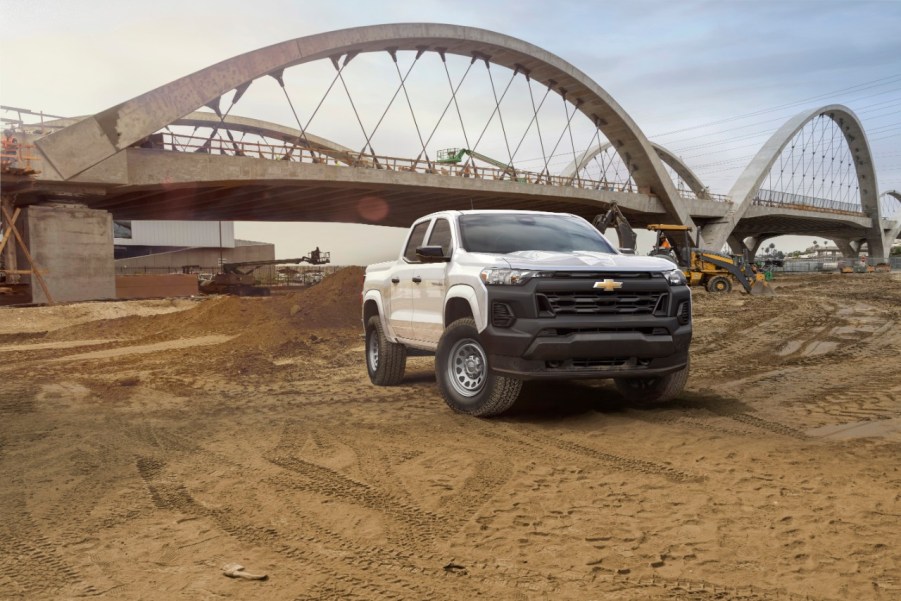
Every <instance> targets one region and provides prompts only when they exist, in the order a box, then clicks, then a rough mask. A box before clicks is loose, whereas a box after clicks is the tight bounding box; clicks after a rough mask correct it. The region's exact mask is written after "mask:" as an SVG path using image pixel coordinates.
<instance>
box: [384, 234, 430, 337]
mask: <svg viewBox="0 0 901 601" xmlns="http://www.w3.org/2000/svg"><path fill="white" fill-rule="evenodd" d="M429 223H430V221H429V220H428V219H427V220H425V221H421V222H419V223H416V224H414V225H413V227H412V228H411V229H410V235H409V236H408V237H407V244H406V245H404V256H403V257H402V258H401V260H400V261H399V262H398V263H397V267H396V268H395V270H394V273H393V274H392V276H391V282H390V283H389V286H390V287H391V292H390V295H389V298H390V299H391V302H390V305H389V309H388V321H389V323H390V324H391V328H392V329H393V330H394V333H395V335H396V336H398V337H399V338H404V339H406V340H411V339H412V336H413V297H414V295H415V294H418V290H419V286H418V282H414V278H419V277H420V275H419V270H420V268H421V266H420V265H419V259H418V258H417V257H416V249H417V248H418V247H420V246H422V245H423V243H424V240H425V235H426V232H427V231H428V229H429Z"/></svg>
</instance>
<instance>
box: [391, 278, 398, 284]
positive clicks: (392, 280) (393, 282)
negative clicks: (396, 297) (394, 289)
mask: <svg viewBox="0 0 901 601" xmlns="http://www.w3.org/2000/svg"><path fill="white" fill-rule="evenodd" d="M391 283H392V284H400V278H399V277H397V276H394V277H393V278H391Z"/></svg>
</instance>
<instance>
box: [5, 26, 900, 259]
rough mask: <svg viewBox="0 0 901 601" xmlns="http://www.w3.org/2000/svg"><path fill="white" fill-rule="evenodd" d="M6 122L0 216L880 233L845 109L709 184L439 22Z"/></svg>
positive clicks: (883, 219) (613, 107) (759, 237)
mask: <svg viewBox="0 0 901 601" xmlns="http://www.w3.org/2000/svg"><path fill="white" fill-rule="evenodd" d="M254 114H257V115H266V119H259V118H254V117H252V115H254ZM239 115H240V116H239ZM273 121H277V124H276V123H273ZM23 133H24V134H25V135H24V140H23V141H24V142H27V143H28V144H29V145H30V146H31V147H32V148H33V150H32V153H33V155H34V159H35V162H36V164H39V165H40V172H39V173H38V174H36V175H33V176H23V175H16V174H11V173H4V175H3V195H4V203H5V205H6V207H7V208H8V209H9V211H8V212H9V213H12V212H13V211H14V210H15V208H17V207H19V208H25V207H33V206H35V205H44V206H46V205H48V204H53V203H56V204H59V203H69V204H73V203H75V204H77V205H79V206H83V207H87V208H89V209H92V210H100V211H106V212H109V213H110V214H111V215H112V216H114V217H115V218H116V219H198V220H265V221H326V222H327V221H334V222H352V223H371V224H378V225H388V226H406V225H408V224H410V223H411V222H412V221H413V220H414V219H416V218H417V217H419V216H421V215H422V214H424V213H427V212H430V211H433V210H441V209H447V208H469V207H477V208H529V209H543V210H555V211H568V212H573V213H577V214H581V215H583V216H586V217H592V216H593V215H595V214H597V213H598V212H601V211H603V210H604V209H605V208H606V207H607V206H608V205H609V204H610V203H613V202H616V203H618V204H619V206H620V207H621V208H622V209H623V210H624V211H625V212H626V213H627V214H628V215H629V218H630V220H633V222H634V223H635V224H636V225H638V226H642V225H645V224H648V223H653V222H660V221H669V222H675V223H680V224H684V225H688V226H691V227H694V228H697V231H698V232H699V235H700V237H701V238H702V241H703V243H704V244H705V245H706V246H709V247H719V246H722V245H724V244H725V243H726V242H727V241H728V242H729V243H730V244H732V245H733V246H734V247H740V246H742V245H747V246H750V247H751V248H752V249H753V248H754V247H756V245H759V244H760V243H761V242H762V241H763V240H765V239H767V238H769V237H773V236H777V235H782V234H810V235H814V236H819V237H823V238H831V239H834V240H836V241H840V243H842V244H845V243H847V245H848V249H849V252H852V250H853V248H854V247H855V246H856V247H859V245H861V244H863V243H866V244H868V246H869V249H870V254H871V255H873V256H876V255H884V254H887V249H888V247H889V246H890V244H891V241H892V240H894V238H895V237H896V236H897V235H898V233H897V229H898V216H897V215H891V216H885V215H883V214H882V204H884V203H880V202H879V195H878V184H877V181H876V174H875V169H874V165H873V161H872V157H871V154H870V150H869V144H868V143H867V140H866V134H865V132H864V131H863V128H862V126H861V124H860V121H859V119H858V118H857V117H856V116H855V115H854V114H853V112H852V111H850V109H848V108H846V107H843V106H839V105H829V106H825V107H821V108H818V109H816V110H813V111H807V112H805V113H803V114H801V115H798V116H796V117H795V118H793V119H791V120H789V121H788V122H787V123H786V124H785V125H784V126H783V127H782V128H781V129H780V130H779V131H777V132H776V133H775V134H774V135H773V136H772V138H771V139H770V140H769V141H768V142H767V143H766V144H764V146H763V147H762V148H761V150H760V151H759V152H758V154H757V156H755V158H754V159H753V160H752V161H751V163H750V164H749V165H748V167H747V168H746V169H745V171H744V172H743V174H742V175H741V176H740V177H739V179H738V181H737V182H736V183H735V185H734V186H733V188H732V189H731V190H730V191H729V193H728V194H724V195H717V194H713V193H711V192H710V191H709V190H708V189H707V187H705V186H704V185H703V183H702V182H701V181H700V179H699V178H698V177H697V176H696V175H695V174H694V173H693V172H692V170H691V169H690V167H689V166H687V165H685V164H683V163H682V162H681V161H680V160H679V159H678V157H677V156H675V154H673V153H671V152H669V151H668V150H666V149H665V148H662V147H660V146H658V145H655V144H653V143H651V142H650V141H649V140H648V139H647V137H646V136H645V134H644V133H643V132H642V131H641V129H640V128H639V126H638V125H637V124H636V123H635V122H634V121H633V119H632V118H631V117H630V116H629V115H628V114H627V113H626V111H625V110H624V109H623V108H622V107H621V106H620V105H619V104H618V103H617V102H616V101H615V100H614V99H613V98H612V97H611V96H610V95H609V94H608V93H607V92H606V91H605V90H604V89H603V88H602V87H601V86H600V85H599V84H598V83H597V82H595V81H594V80H593V79H591V78H590V77H589V76H588V75H586V74H585V73H583V72H582V71H580V70H579V69H578V68H577V67H576V66H574V65H572V64H570V63H568V62H566V61H565V60H563V59H561V58H559V57H557V56H555V55H553V54H551V53H550V52H547V51H546V50H543V49H541V48H539V47H537V46H534V45H532V44H529V43H527V42H525V41H522V40H519V39H516V38H512V37H509V36H506V35H502V34H499V33H495V32H491V31H486V30H482V29H476V28H471V27H463V26H455V25H441V24H398V25H378V26H370V27H360V28H353V29H347V30H341V31H333V32H328V33H322V34H317V35H312V36H306V37H302V38H297V39H294V40H289V41H286V42H283V43H280V44H275V45H273V46H269V47H266V48H261V49H259V50H255V51H252V52H248V53H246V54H243V55H240V56H236V57H234V58H231V59H228V60H225V61H222V62H220V63H218V64H215V65H212V66H210V67H207V68H205V69H203V70H201V71H198V72H196V73H193V74H191V75H187V76H185V77H182V78H180V79H177V80H175V81H172V82H170V83H168V84H165V85H163V86H160V87H159V88H156V89H154V90H151V91H149V92H147V93H145V94H142V95H140V96H138V97H136V98H133V99H131V100H127V101H125V102H123V103H121V104H118V105H116V106H113V107H110V108H108V109H106V110H103V111H101V112H99V113H97V114H95V115H91V116H87V117H83V118H80V119H76V120H71V121H65V120H63V121H58V122H55V123H50V124H49V126H48V127H47V128H45V129H43V130H42V131H40V132H37V131H35V132H31V133H27V132H23ZM448 149H453V150H454V151H453V152H449V150H448ZM11 216H12V215H10V217H11ZM7 229H9V228H7Z"/></svg>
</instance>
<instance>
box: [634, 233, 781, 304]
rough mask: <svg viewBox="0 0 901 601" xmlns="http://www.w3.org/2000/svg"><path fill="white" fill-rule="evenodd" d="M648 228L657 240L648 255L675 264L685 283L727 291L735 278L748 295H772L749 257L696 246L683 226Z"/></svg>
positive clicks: (717, 290)
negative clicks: (655, 233) (665, 259)
mask: <svg viewBox="0 0 901 601" xmlns="http://www.w3.org/2000/svg"><path fill="white" fill-rule="evenodd" d="M648 229H649V230H651V231H653V232H657V243H656V244H655V245H654V249H653V251H652V253H651V254H654V255H657V256H662V257H665V258H668V259H670V260H671V261H673V262H674V263H676V265H678V266H679V267H680V268H681V269H682V271H683V273H685V277H686V278H687V279H688V283H689V285H691V286H704V287H705V288H707V290H708V291H710V292H730V291H731V290H732V283H733V281H735V282H738V283H739V284H740V285H741V286H742V287H743V288H744V289H745V291H746V292H747V293H748V294H750V295H752V296H771V295H773V294H774V293H773V288H772V287H771V286H770V284H769V282H767V281H766V274H764V273H763V272H761V271H759V270H758V269H757V266H756V265H754V263H753V261H751V260H750V258H749V257H747V256H745V257H739V256H735V255H728V254H724V253H719V252H716V251H712V250H704V249H701V248H697V246H696V244H695V242H694V240H692V238H691V232H690V228H688V227H687V226H684V225H665V224H652V225H649V226H648Z"/></svg>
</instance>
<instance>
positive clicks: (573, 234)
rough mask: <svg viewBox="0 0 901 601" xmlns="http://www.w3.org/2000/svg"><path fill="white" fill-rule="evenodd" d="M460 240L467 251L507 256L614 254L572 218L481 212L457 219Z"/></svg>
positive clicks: (592, 231)
mask: <svg viewBox="0 0 901 601" xmlns="http://www.w3.org/2000/svg"><path fill="white" fill-rule="evenodd" d="M460 238H461V242H462V244H463V248H464V249H466V250H467V251H469V252H480V253H498V254H507V253H513V252H517V251H521V250H545V251H554V252H573V251H577V250H587V251H594V252H602V253H610V254H615V253H616V251H615V250H613V247H612V246H611V245H610V243H608V242H607V240H606V239H605V238H604V237H603V236H601V234H600V233H599V232H598V231H597V230H596V229H594V227H592V226H591V225H589V224H588V222H587V221H585V220H584V219H579V218H578V217H573V216H572V215H562V214H561V215H533V214H515V213H506V214H505V213H482V214H475V215H461V216H460Z"/></svg>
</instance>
